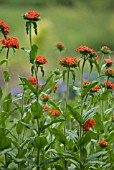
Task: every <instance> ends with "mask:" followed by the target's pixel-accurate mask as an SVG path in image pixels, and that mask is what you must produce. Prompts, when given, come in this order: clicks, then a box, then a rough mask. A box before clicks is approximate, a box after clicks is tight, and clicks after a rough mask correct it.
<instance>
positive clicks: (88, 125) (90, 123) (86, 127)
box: [82, 119, 96, 131]
mask: <svg viewBox="0 0 114 170" xmlns="http://www.w3.org/2000/svg"><path fill="white" fill-rule="evenodd" d="M95 124H96V121H95V120H94V119H92V120H90V119H88V120H87V121H86V122H85V124H84V125H83V126H82V127H83V130H84V131H89V130H90V128H91V127H93V126H94V125H95Z"/></svg>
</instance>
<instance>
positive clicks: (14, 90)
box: [10, 87, 22, 95]
mask: <svg viewBox="0 0 114 170" xmlns="http://www.w3.org/2000/svg"><path fill="white" fill-rule="evenodd" d="M10 93H11V94H12V95H16V94H19V93H22V90H21V89H20V88H18V87H16V88H13V89H12V90H11V91H10Z"/></svg>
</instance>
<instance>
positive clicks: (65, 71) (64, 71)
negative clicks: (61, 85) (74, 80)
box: [62, 70, 67, 81]
mask: <svg viewBox="0 0 114 170" xmlns="http://www.w3.org/2000/svg"><path fill="white" fill-rule="evenodd" d="M66 73H67V70H63V73H62V75H63V81H65V74H66Z"/></svg>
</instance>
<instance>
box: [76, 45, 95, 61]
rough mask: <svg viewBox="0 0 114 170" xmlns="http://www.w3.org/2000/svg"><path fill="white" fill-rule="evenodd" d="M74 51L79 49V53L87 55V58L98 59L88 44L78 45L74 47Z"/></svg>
mask: <svg viewBox="0 0 114 170" xmlns="http://www.w3.org/2000/svg"><path fill="white" fill-rule="evenodd" d="M76 51H79V52H80V54H83V55H86V56H88V59H95V60H98V54H97V53H96V52H95V51H94V50H93V49H92V48H89V47H88V46H80V47H78V48H76Z"/></svg>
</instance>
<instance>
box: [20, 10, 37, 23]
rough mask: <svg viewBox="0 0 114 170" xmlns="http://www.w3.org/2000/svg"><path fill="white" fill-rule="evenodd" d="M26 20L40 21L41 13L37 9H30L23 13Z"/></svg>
mask: <svg viewBox="0 0 114 170" xmlns="http://www.w3.org/2000/svg"><path fill="white" fill-rule="evenodd" d="M23 18H24V19H25V20H30V21H38V20H40V14H39V13H38V12H35V11H28V12H26V13H25V14H24V15H23Z"/></svg>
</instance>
